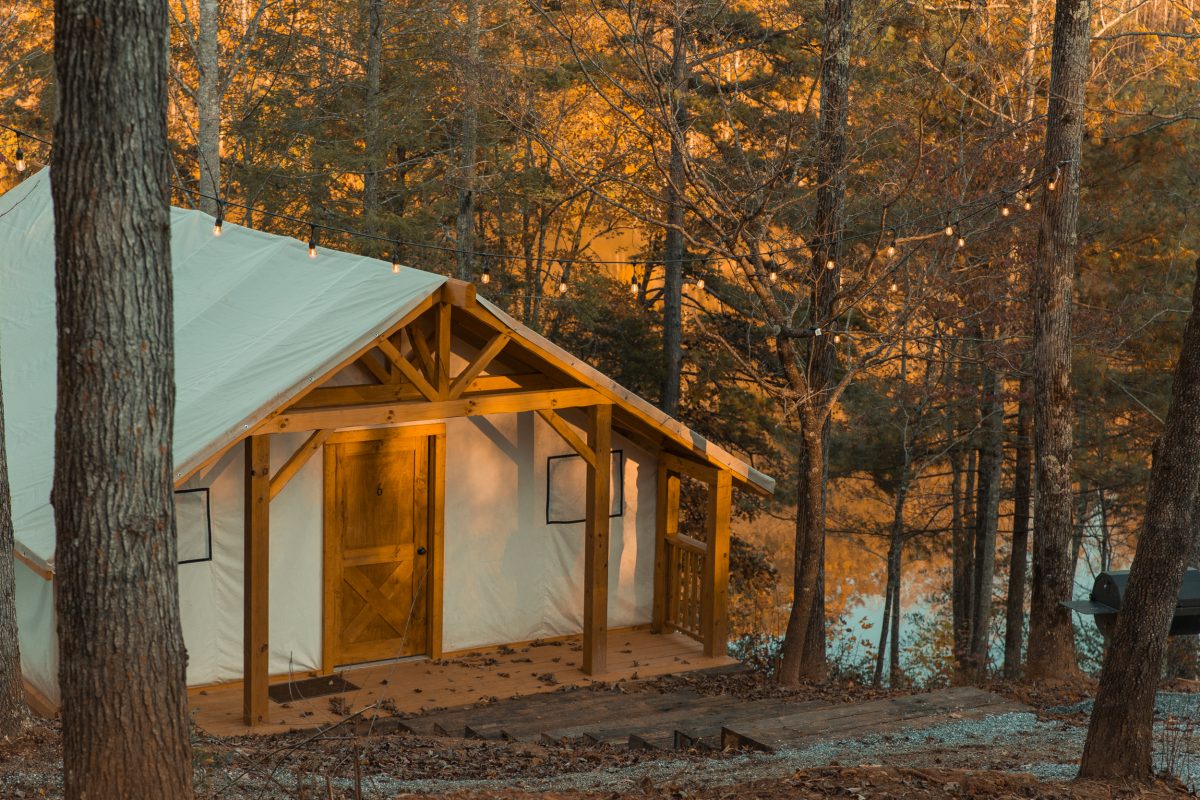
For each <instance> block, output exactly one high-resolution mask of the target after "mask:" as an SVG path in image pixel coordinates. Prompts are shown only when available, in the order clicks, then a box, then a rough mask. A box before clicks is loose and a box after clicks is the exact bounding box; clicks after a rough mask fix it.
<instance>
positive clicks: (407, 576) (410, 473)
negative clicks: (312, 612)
mask: <svg viewBox="0 0 1200 800" xmlns="http://www.w3.org/2000/svg"><path fill="white" fill-rule="evenodd" d="M371 433H374V432H360V434H359V436H357V437H356V436H351V437H350V438H351V439H355V438H360V437H365V436H367V435H370V434H371ZM378 435H382V436H383V437H384V438H364V439H363V440H361V441H346V442H340V443H337V442H336V440H334V441H335V443H333V444H332V445H327V446H326V451H325V465H326V470H325V493H326V503H325V509H326V520H325V626H324V627H325V647H324V649H325V669H326V670H330V669H333V668H334V667H338V666H342V665H346V664H358V663H362V662H366V661H381V660H384V659H389V658H401V657H404V656H413V655H420V654H424V653H427V652H428V648H429V600H428V598H429V588H430V587H429V585H428V580H427V576H428V569H427V567H428V565H429V564H430V553H429V549H430V513H429V460H430V437H428V436H425V435H416V436H404V435H395V434H391V435H389V432H382V433H381V434H378Z"/></svg>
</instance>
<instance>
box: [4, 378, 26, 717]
mask: <svg viewBox="0 0 1200 800" xmlns="http://www.w3.org/2000/svg"><path fill="white" fill-rule="evenodd" d="M9 486H10V484H9V482H8V459H7V457H6V456H5V450H4V390H3V383H2V382H0V739H3V738H6V737H8V738H11V737H13V736H15V735H16V734H17V733H19V732H20V730H21V728H22V727H23V725H24V723H25V720H26V718H27V716H28V711H27V709H26V707H25V688H24V683H23V681H22V678H21V642H20V638H19V637H18V634H17V586H16V574H15V572H14V568H15V566H16V564H15V562H14V560H13V558H14V556H13V546H14V542H13V518H12V495H11V490H10V489H9Z"/></svg>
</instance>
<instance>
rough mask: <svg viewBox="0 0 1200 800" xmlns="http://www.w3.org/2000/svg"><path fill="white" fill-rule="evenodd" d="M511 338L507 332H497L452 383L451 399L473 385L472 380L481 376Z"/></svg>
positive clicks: (449, 395)
mask: <svg viewBox="0 0 1200 800" xmlns="http://www.w3.org/2000/svg"><path fill="white" fill-rule="evenodd" d="M511 338H512V337H511V336H509V335H508V334H507V333H497V334H496V335H495V336H493V337H492V340H491V341H490V342H488V343H487V346H486V347H484V348H483V350H481V351H480V352H479V355H477V356H475V360H474V361H472V362H471V363H470V364H468V365H467V368H466V369H464V370H463V371H462V372H461V373H459V376H458V377H457V378H455V379H454V383H452V384H450V391H449V394H448V397H449V398H450V399H451V400H453V399H455V398H456V397H460V396H461V395H462V393H463V392H465V391H466V390H467V387H468V386H470V385H471V381H473V380H475V379H476V378H477V377H479V374H480V373H481V372H483V371H484V370H485V369H487V368H488V366H489V365H490V364H491V363H492V361H493V360H494V359H495V358H496V356H498V355H500V351H501V350H503V349H504V345H506V344H508V342H509V340H510V339H511Z"/></svg>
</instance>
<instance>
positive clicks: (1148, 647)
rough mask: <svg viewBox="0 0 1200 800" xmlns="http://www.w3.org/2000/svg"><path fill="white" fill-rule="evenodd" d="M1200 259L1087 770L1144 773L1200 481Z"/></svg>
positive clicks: (1106, 774) (1148, 770)
mask: <svg viewBox="0 0 1200 800" xmlns="http://www.w3.org/2000/svg"><path fill="white" fill-rule="evenodd" d="M1197 309H1200V260H1197V262H1196V285H1195V287H1194V289H1193V291H1192V313H1191V316H1190V317H1189V318H1188V322H1187V325H1186V327H1185V329H1184V333H1183V345H1182V348H1181V349H1180V354H1179V363H1178V365H1177V366H1176V368H1175V382H1174V385H1173V386H1172V387H1171V405H1170V408H1169V410H1168V411H1167V417H1166V421H1165V423H1164V424H1163V432H1162V436H1161V438H1160V439H1159V441H1158V445H1157V446H1156V448H1155V451H1156V452H1155V458H1154V465H1153V467H1152V468H1151V473H1150V487H1149V496H1148V497H1147V501H1146V517H1145V520H1144V522H1143V524H1142V531H1141V536H1140V538H1139V539H1138V544H1137V550H1136V551H1135V553H1134V558H1133V565H1132V567H1131V568H1130V574H1129V584H1128V585H1127V587H1126V592H1125V597H1124V600H1123V605H1122V607H1121V610H1120V612H1119V613H1118V614H1117V622H1116V628H1115V630H1114V631H1113V635H1112V639H1111V641H1110V642H1109V646H1108V647H1107V649H1106V652H1105V657H1104V669H1103V671H1102V672H1101V673H1100V689H1099V691H1098V692H1097V694H1096V704H1095V707H1094V709H1093V711H1092V718H1091V723H1090V725H1089V726H1088V736H1087V742H1086V744H1085V745H1084V750H1083V763H1082V766H1081V767H1080V770H1079V775H1080V777H1085V778H1131V779H1137V780H1148V779H1149V778H1150V777H1151V774H1152V765H1151V752H1152V745H1153V741H1152V737H1153V733H1154V732H1153V721H1154V692H1155V689H1156V688H1157V686H1158V678H1159V670H1160V669H1161V667H1162V660H1163V651H1164V649H1165V644H1166V639H1167V631H1168V629H1169V628H1170V626H1171V618H1172V616H1173V615H1174V613H1175V605H1176V602H1177V600H1178V596H1179V587H1180V585H1181V584H1182V582H1183V573H1184V570H1185V569H1186V568H1187V562H1188V558H1189V556H1190V555H1191V553H1192V548H1193V541H1192V539H1193V536H1192V529H1191V522H1192V509H1193V498H1195V497H1196V490H1197V488H1198V487H1200V318H1198V317H1197Z"/></svg>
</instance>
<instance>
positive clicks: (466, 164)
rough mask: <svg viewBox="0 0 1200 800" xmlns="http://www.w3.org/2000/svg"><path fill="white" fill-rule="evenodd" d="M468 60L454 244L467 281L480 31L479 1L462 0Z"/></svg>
mask: <svg viewBox="0 0 1200 800" xmlns="http://www.w3.org/2000/svg"><path fill="white" fill-rule="evenodd" d="M465 1H466V15H467V29H466V40H467V41H466V45H467V53H466V56H467V59H466V63H465V65H464V69H465V75H464V76H463V78H464V79H463V108H462V131H461V138H460V140H459V148H460V150H461V153H460V156H459V159H460V160H459V169H458V177H459V187H458V219H457V221H456V224H455V247H456V248H457V250H458V266H457V269H458V275H457V276H458V278H459V280H464V281H465V280H470V279H471V276H472V274H473V273H474V271H475V260H474V254H475V181H476V171H477V167H476V159H477V151H478V149H479V102H480V93H481V88H480V85H479V84H480V81H481V80H482V76H481V75H480V65H479V37H480V35H481V33H482V25H483V23H482V20H481V17H480V10H479V3H480V0H465Z"/></svg>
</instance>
